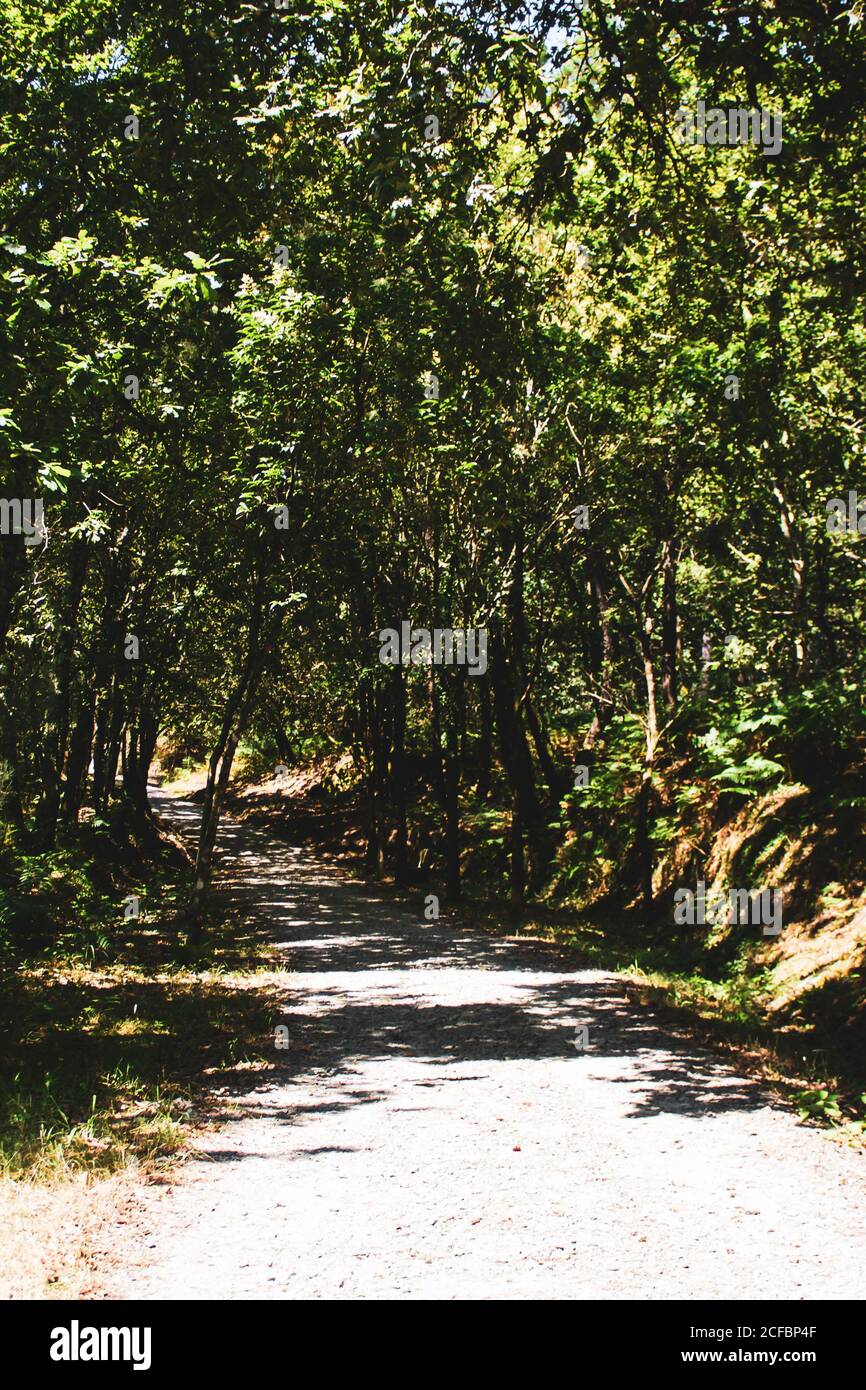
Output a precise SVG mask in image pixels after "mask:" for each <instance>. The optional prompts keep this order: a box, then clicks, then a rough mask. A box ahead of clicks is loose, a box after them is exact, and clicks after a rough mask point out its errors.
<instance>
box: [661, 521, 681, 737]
mask: <svg viewBox="0 0 866 1390" xmlns="http://www.w3.org/2000/svg"><path fill="white" fill-rule="evenodd" d="M662 693H663V695H664V702H665V708H666V709H667V710H668V712H669V713H671V714H672V713H673V712H674V710H675V709H676V707H677V562H676V547H675V545H674V542H673V541H671V540H667V541H665V543H664V552H663V561H662Z"/></svg>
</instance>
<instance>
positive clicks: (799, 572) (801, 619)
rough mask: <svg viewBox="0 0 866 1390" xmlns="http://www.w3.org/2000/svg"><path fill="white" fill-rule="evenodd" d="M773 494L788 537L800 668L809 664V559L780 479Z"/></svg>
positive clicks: (795, 658)
mask: <svg viewBox="0 0 866 1390" xmlns="http://www.w3.org/2000/svg"><path fill="white" fill-rule="evenodd" d="M773 495H774V496H775V498H776V501H777V502H778V504H779V524H780V525H781V528H782V535H783V536H784V538H785V548H786V550H787V553H788V564H789V567H790V583H791V599H792V605H793V609H794V621H793V625H792V634H793V638H794V665H795V667H796V669H797V670H800V669H802V668H805V667H806V666H807V665H808V658H809V653H808V647H807V644H806V561H805V559H804V556H803V547H802V542H801V540H800V534H799V531H798V529H797V526H796V524H795V521H794V516H793V513H792V511H791V508H790V506H789V504H788V499H787V497H786V496H785V493H784V490H783V488H782V484H781V482H780V481H779V479H778V478H777V479H776V482H775V483H774V484H773Z"/></svg>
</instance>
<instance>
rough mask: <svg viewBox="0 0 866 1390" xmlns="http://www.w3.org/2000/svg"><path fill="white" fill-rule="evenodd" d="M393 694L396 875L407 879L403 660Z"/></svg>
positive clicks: (392, 788) (398, 877)
mask: <svg viewBox="0 0 866 1390" xmlns="http://www.w3.org/2000/svg"><path fill="white" fill-rule="evenodd" d="M393 671H394V674H393V680H392V685H391V698H392V701H393V730H394V736H393V741H392V746H391V805H392V807H393V812H394V830H395V836H394V877H395V879H396V882H397V883H399V884H403V883H405V882H406V879H407V873H408V832H407V827H406V680H405V675H404V671H403V666H402V664H400V665H398V666H395V667H394V668H393Z"/></svg>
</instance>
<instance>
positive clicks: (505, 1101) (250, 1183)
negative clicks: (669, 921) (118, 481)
mask: <svg viewBox="0 0 866 1390" xmlns="http://www.w3.org/2000/svg"><path fill="white" fill-rule="evenodd" d="M152 799H153V801H154V803H155V805H156V807H157V808H158V809H159V811H160V812H161V814H162V815H163V816H164V817H165V818H166V819H167V820H168V821H170V822H171V823H172V824H173V825H174V826H175V828H177V829H179V830H184V829H186V830H190V829H195V826H196V823H197V818H198V816H199V814H200V812H199V808H198V807H196V806H194V805H192V804H191V803H189V802H180V801H172V800H171V799H170V798H169V797H167V796H166V795H165V794H164V793H161V792H159V791H157V790H155V789H154V790H153V792H152ZM220 846H221V852H220V867H219V877H220V881H221V884H222V886H223V887H224V888H226V889H228V891H229V892H230V893H231V894H232V895H234V896H235V899H236V901H238V902H239V904H240V905H241V906H242V907H243V909H244V910H245V911H246V912H248V913H250V914H253V915H257V916H258V917H259V918H260V919H261V920H262V922H263V923H264V924H266V927H267V930H268V932H269V934H270V936H271V937H272V939H273V941H274V943H275V945H276V947H277V948H278V950H280V951H284V952H285V957H286V974H285V976H284V983H285V1009H284V1017H285V1020H286V1022H287V1023H288V1025H289V1029H290V1051H289V1053H288V1059H289V1067H290V1074H289V1077H288V1079H280V1080H279V1081H277V1082H276V1083H275V1082H274V1080H273V1078H269V1079H267V1080H265V1081H263V1083H262V1084H260V1085H256V1084H255V1079H254V1078H250V1077H248V1078H247V1081H248V1083H250V1082H252V1084H248V1085H247V1086H246V1087H244V1086H242V1085H239V1086H238V1090H237V1093H236V1095H234V1096H233V1098H234V1100H235V1102H236V1106H237V1109H236V1112H235V1113H236V1118H233V1119H231V1120H229V1121H227V1122H226V1123H224V1124H221V1125H220V1126H219V1127H218V1128H217V1129H216V1130H215V1131H213V1132H211V1133H209V1134H207V1135H205V1136H204V1137H203V1138H202V1139H201V1141H200V1143H199V1145H198V1152H197V1154H196V1156H195V1157H194V1158H192V1159H191V1160H190V1161H189V1162H188V1163H186V1164H185V1165H183V1166H182V1167H181V1168H180V1169H179V1170H177V1171H176V1174H175V1176H174V1178H173V1180H172V1182H171V1183H170V1184H168V1185H165V1186H159V1185H154V1186H152V1187H148V1188H146V1189H144V1190H143V1191H141V1192H140V1193H139V1194H138V1196H137V1199H136V1211H135V1212H134V1214H133V1219H132V1226H131V1227H130V1226H124V1227H120V1228H119V1230H118V1234H117V1244H115V1245H114V1254H113V1259H112V1266H113V1271H112V1273H111V1275H110V1279H111V1285H110V1287H109V1288H108V1293H109V1296H115V1297H133V1298H134V1297H144V1298H217V1299H224V1298H257V1297H266V1298H299V1299H304V1298H360V1299H367V1298H386V1299H387V1298H445V1299H454V1298H482V1299H495V1298H555V1299H561V1298H694V1297H709V1298H768V1299H784V1298H804V1297H808V1298H816V1299H820V1298H839V1297H862V1296H863V1294H864V1291H866V1159H864V1157H863V1156H861V1155H860V1154H858V1153H855V1152H852V1151H850V1150H847V1149H844V1148H842V1147H841V1146H839V1145H837V1144H834V1143H832V1142H830V1141H828V1139H827V1138H826V1137H825V1136H823V1135H822V1134H820V1133H819V1132H817V1131H815V1130H810V1129H807V1128H804V1127H803V1126H801V1125H800V1124H799V1123H798V1121H797V1120H796V1118H795V1117H794V1116H793V1115H792V1114H790V1113H789V1112H787V1111H786V1110H785V1109H783V1108H782V1107H781V1106H780V1105H779V1104H778V1103H776V1102H774V1101H773V1100H772V1098H770V1097H768V1096H767V1095H766V1094H765V1093H764V1092H763V1090H762V1088H761V1087H760V1085H759V1084H758V1083H757V1082H755V1081H754V1080H750V1079H748V1078H746V1077H745V1076H743V1075H740V1074H738V1072H737V1071H736V1069H734V1068H732V1067H731V1066H730V1065H728V1064H727V1062H725V1061H724V1060H721V1059H719V1058H718V1057H716V1056H715V1055H713V1054H712V1053H710V1052H708V1051H705V1050H703V1049H701V1048H700V1047H698V1046H696V1045H695V1044H693V1043H692V1042H690V1041H687V1040H685V1039H682V1038H677V1037H676V1036H673V1035H672V1034H671V1033H670V1031H665V1030H662V1029H661V1028H660V1026H659V1025H658V1023H657V1021H656V1020H655V1019H654V1017H653V1015H652V1013H651V1012H650V1011H647V1010H643V1009H640V1008H639V1007H637V1006H635V1005H634V1004H632V1003H630V1002H628V1001H627V1000H626V999H625V997H624V995H623V990H622V986H621V984H620V983H619V981H618V980H617V977H616V976H615V975H612V974H609V973H606V972H604V971H600V970H586V969H579V968H574V957H573V956H570V955H569V954H568V953H566V952H563V951H557V950H555V949H553V948H548V947H546V946H544V945H540V944H535V943H531V942H526V943H521V942H513V941H502V940H498V939H497V938H495V937H492V936H488V935H486V934H483V933H480V932H469V931H452V930H445V929H443V928H442V927H441V926H440V925H436V924H431V923H427V922H425V921H424V919H423V912H422V901H423V893H419V905H418V912H417V914H415V913H413V912H412V911H410V910H408V909H407V908H405V907H401V906H399V905H395V904H394V903H393V902H390V901H386V900H385V899H382V898H380V897H379V896H377V894H376V893H375V892H374V891H373V890H371V888H370V887H369V886H368V885H366V884H363V883H361V884H359V883H357V882H355V881H352V880H351V879H349V878H348V877H347V876H346V875H345V874H344V873H342V872H340V871H339V870H337V869H334V868H330V867H328V866H326V865H323V864H322V863H320V862H319V861H318V860H316V859H315V858H314V856H313V855H312V854H310V853H309V852H307V851H306V850H304V849H300V848H295V847H293V846H291V845H288V844H286V843H285V842H283V841H281V840H277V839H275V838H274V837H273V836H272V835H270V834H269V833H268V832H267V830H264V829H261V828H259V827H256V826H252V825H249V824H247V823H243V822H238V821H232V820H228V819H227V820H226V821H225V822H224V824H223V826H222V829H221V832H220ZM580 1025H586V1026H587V1027H588V1030H589V1046H588V1048H587V1049H586V1050H585V1051H578V1050H577V1049H576V1048H575V1046H574V1043H575V1028H576V1026H580ZM118 1246H120V1247H121V1249H124V1248H125V1250H126V1251H127V1252H128V1253H123V1255H122V1258H121V1259H118V1255H119V1254H120V1250H119V1249H118Z"/></svg>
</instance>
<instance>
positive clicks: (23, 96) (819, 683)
mask: <svg viewBox="0 0 866 1390" xmlns="http://www.w3.org/2000/svg"><path fill="white" fill-rule="evenodd" d="M0 40H2V52H3V59H2V91H3V101H2V107H3V113H4V114H3V116H2V125H0V148H2V152H3V166H2V175H0V223H2V226H3V229H4V230H3V234H2V241H0V257H2V264H0V287H2V299H0V325H2V329H0V331H2V335H3V349H4V359H5V361H6V363H7V371H6V372H5V374H4V388H3V389H4V392H5V399H4V400H3V402H2V408H0V426H2V441H3V465H2V468H3V472H2V489H0V493H2V496H3V497H4V498H5V499H7V501H10V502H11V501H12V500H13V499H19V500H20V501H21V502H22V503H26V501H27V499H30V501H31V503H33V504H35V503H36V502H37V500H38V499H41V501H42V504H43V508H44V535H43V534H42V533H41V531H40V530H39V528H38V527H35V526H34V528H33V530H32V533H31V534H30V535H25V534H22V531H21V528H20V527H19V528H18V531H17V534H16V532H15V528H14V527H12V526H9V527H6V528H5V530H6V531H7V533H6V534H4V535H3V536H2V538H0V546H2V568H0V672H2V700H0V760H2V816H3V821H4V824H5V826H6V836H7V850H8V851H9V853H10V854H11V853H12V849H10V848H9V847H10V846H13V847H14V852H15V853H18V852H20V849H21V846H24V847H25V848H26V849H28V851H31V852H34V853H35V852H37V851H38V852H43V853H44V852H46V851H49V850H51V849H52V848H53V847H54V846H55V845H56V844H57V842H58V839H60V840H61V841H62V840H63V839H64V838H65V837H67V836H69V835H70V834H71V833H72V832H73V830H74V828H75V827H76V826H77V824H78V822H79V821H80V819H81V818H82V814H83V810H84V808H85V807H86V806H88V805H89V806H90V807H92V809H93V812H94V813H95V815H96V817H97V819H99V818H100V817H102V816H103V815H104V814H105V813H106V812H107V810H108V809H109V803H110V801H111V799H112V797H113V796H114V789H115V785H116V778H117V775H118V771H119V770H120V772H121V773H122V784H123V791H124V796H125V799H126V801H127V803H128V806H129V808H130V810H131V812H132V814H133V815H134V816H136V817H137V818H139V820H141V821H145V820H146V819H147V816H148V810H147V802H146V791H145V788H146V778H147V771H148V768H149V766H150V764H151V761H152V758H153V755H154V749H155V747H156V743H157V739H158V736H159V735H160V733H162V734H163V735H165V736H166V737H168V738H170V739H171V740H172V741H173V742H174V743H175V745H177V746H178V747H180V748H182V749H184V750H187V751H188V752H190V753H191V754H200V755H205V756H207V757H208V758H209V759H210V767H211V778H210V783H209V787H208V793H207V799H206V807H205V812H206V813H205V817H204V824H203V833H202V844H201V847H200V853H199V864H198V874H197V889H196V894H195V900H194V901H195V905H196V906H200V902H201V898H202V897H203V894H204V892H205V890H206V888H207V883H208V878H209V873H210V856H211V851H212V849H213V842H214V837H215V836H216V833H217V826H218V821H219V810H220V805H221V803H222V799H223V794H224V792H225V788H226V784H227V781H228V778H229V775H230V772H231V767H232V761H233V758H234V754H235V751H236V749H237V747H238V744H239V742H240V740H242V739H244V740H246V742H247V744H248V745H249V746H252V747H255V748H256V749H258V750H259V752H260V753H261V755H262V756H263V757H264V758H266V759H270V760H271V761H272V762H276V761H282V762H288V763H292V762H293V761H295V760H301V759H304V758H307V757H309V756H310V755H311V754H315V753H321V752H323V751H325V750H329V749H331V750H333V749H337V750H348V751H349V752H350V753H351V755H352V758H353V765H354V768H355V770H356V775H357V778H358V779H359V784H360V785H362V786H363V792H364V798H365V805H366V814H367V827H368V831H367V839H368V857H369V861H370V864H371V866H378V867H379V868H380V869H381V868H390V869H393V871H394V872H395V873H396V875H397V877H398V878H400V879H405V878H406V877H407V876H409V875H411V873H412V872H413V871H414V870H415V868H416V867H417V861H418V850H417V844H416V841H415V838H414V832H413V814H414V808H415V806H416V804H418V803H420V802H421V801H423V800H424V799H425V798H426V797H428V796H429V795H431V794H432V795H433V796H434V797H435V798H436V801H437V804H438V806H439V808H440V812H439V813H440V816H441V826H442V827H443V829H442V833H441V835H439V836H438V837H437V838H436V840H435V856H436V858H437V860H438V868H439V869H440V870H441V872H442V873H443V874H444V875H445V876H446V877H447V882H448V886H449V889H450V891H451V893H452V894H456V893H457V892H458V891H459V889H460V876H461V852H462V850H463V848H464V846H465V835H466V826H467V824H469V823H470V822H471V823H472V824H478V823H479V818H482V819H483V817H484V815H485V814H486V811H485V808H499V810H500V811H501V812H502V813H503V815H504V817H505V823H506V824H507V825H508V826H509V827H510V829H509V830H508V835H507V838H506V841H505V843H503V844H502V847H501V851H500V852H499V854H498V857H496V856H494V861H493V862H492V864H491V866H490V869H491V873H492V874H493V875H494V878H496V879H497V880H498V881H499V882H501V883H502V884H503V885H504V884H506V883H507V884H509V885H510V890H511V892H512V894H513V895H514V897H515V898H517V899H521V898H523V897H524V896H525V894H526V893H527V892H530V893H535V892H538V891H540V890H541V889H542V887H543V886H544V885H546V884H549V883H550V882H551V881H552V878H553V877H554V875H555V874H556V873H559V874H560V876H561V878H562V879H563V880H564V881H566V882H567V883H568V884H569V886H570V887H575V888H579V889H582V890H584V891H588V890H589V889H591V888H592V887H593V885H594V883H595V882H596V881H597V879H598V876H599V851H600V846H602V845H603V846H604V851H605V862H606V863H607V864H609V865H610V866H612V873H613V875H614V877H615V878H617V879H618V881H619V882H620V883H621V884H622V885H624V886H625V888H626V889H627V890H628V891H629V892H632V893H633V894H639V895H641V896H642V899H643V901H644V903H645V905H646V906H647V907H649V906H650V905H651V903H652V900H653V896H654V894H657V893H658V892H659V890H660V887H661V886H662V880H663V877H664V874H663V873H662V871H661V868H660V865H661V863H662V858H663V856H664V854H665V852H666V846H668V845H670V844H674V843H677V844H679V843H682V842H683V841H687V840H688V838H689V835H690V834H692V832H693V831H694V826H695V824H696V823H697V822H696V820H695V817H696V816H697V815H698V811H699V807H700V803H701V801H702V799H705V798H706V796H707V795H708V791H707V789H708V788H710V787H711V786H712V787H715V789H716V791H717V792H718V790H719V789H722V790H724V791H725V792H726V793H730V797H731V798H732V804H737V798H740V799H742V798H744V797H745V798H747V797H748V796H749V795H752V794H754V793H756V792H758V791H760V790H761V789H765V788H767V787H774V786H782V785H785V784H804V785H805V786H806V787H818V788H825V789H826V788H827V786H828V785H830V784H832V785H836V786H841V785H842V784H843V783H844V779H845V776H846V775H847V774H848V773H849V772H850V771H851V769H852V768H856V767H858V766H859V764H860V761H861V752H860V746H859V744H858V739H859V737H860V734H861V731H862V711H863V695H862V691H863V677H864V646H863V643H862V640H861V635H862V614H863V601H864V597H866V576H864V557H863V553H862V546H863V542H862V540H861V539H860V537H859V535H858V533H857V531H856V529H855V530H854V531H853V532H852V531H850V530H848V531H844V532H839V533H836V532H833V531H831V530H830V529H828V525H827V504H828V503H829V502H830V500H831V499H833V498H842V499H846V504H847V498H848V493H849V491H856V489H857V488H858V486H859V487H862V488H863V491H864V502H866V477H864V473H863V469H862V458H863V443H864V440H863V431H864V405H863V387H862V383H863V379H864V374H863V365H864V362H863V358H864V326H863V322H862V316H861V314H860V313H859V299H860V294H861V293H862V289H863V284H864V276H866V249H864V242H863V237H862V233H861V230H860V227H859V218H858V212H857V209H858V207H860V206H861V205H862V201H863V199H864V195H866V165H864V157H863V150H864V137H866V121H864V112H863V95H862V94H863V92H864V90H866V61H864V43H863V25H862V22H861V16H860V13H859V10H858V8H857V7H856V6H853V7H852V6H850V5H842V4H836V3H815V4H809V5H804V4H791V3H787V0H784V2H780V3H777V4H774V5H768V4H765V3H760V2H759V0H755V3H743V4H739V5H736V6H730V5H727V4H715V5H705V4H701V3H697V2H695V3H675V2H674V0H659V3H646V4H641V5H638V6H634V5H626V4H618V3H614V2H612V0H593V3H583V4H582V3H577V2H576V0H573V2H572V3H570V4H569V3H565V4H558V3H552V4H542V5H532V6H523V5H516V4H508V3H502V4H490V3H488V4H473V3H462V2H461V0H455V3H449V4H438V5H437V4H433V3H425V2H424V0H420V2H418V3H411V4H409V5H402V4H401V5H393V4H390V3H382V2H381V0H354V3H352V4H351V5H349V4H347V3H345V0H310V3H304V4H301V3H299V0H286V3H285V5H283V4H280V5H279V6H277V5H276V4H265V3H262V4H245V3H238V0H235V2H234V3H228V4H226V5H223V6H213V5H184V6H172V5H167V4H162V3H157V4H154V5H148V6H140V5H132V4H128V3H121V4H117V3H116V2H115V0H112V2H111V3H108V0H89V3H88V4H86V5H85V4H83V3H81V0H64V3H59V4H57V3H48V4H47V5H46V4H42V3H40V4H39V5H36V4H35V3H32V2H31V0H21V2H20V3H15V0H2V4H0ZM699 101H703V102H705V103H706V106H707V107H708V108H709V107H718V108H728V107H739V108H750V109H751V108H758V109H760V110H762V111H764V112H771V113H776V114H777V115H778V116H780V117H781V121H782V131H783V140H782V146H781V149H780V150H779V151H778V153H776V154H772V153H769V152H768V151H767V150H766V148H764V147H762V146H761V145H760V143H754V142H750V141H745V142H743V143H740V144H731V145H727V144H726V145H710V144H705V143H694V144H689V143H683V142H682V141H680V140H679V139H678V137H677V111H678V109H679V108H681V107H688V108H696V105H697V103H698V102H699ZM580 508H586V511H584V512H581V511H580V510H579V509H580ZM576 509H578V510H576ZM10 515H11V513H10ZM854 517H855V527H856V512H855V513H854ZM403 621H408V622H410V623H412V624H414V625H416V626H424V627H427V628H431V629H433V628H437V627H439V628H458V627H484V628H485V629H486V631H487V634H488V660H487V669H486V671H485V672H484V673H483V674H480V673H472V672H470V671H469V670H468V669H467V668H466V667H465V666H464V667H461V666H458V665H453V666H436V665H433V666H430V665H424V664H420V665H410V666H401V665H399V664H398V665H393V666H389V665H385V664H383V663H382V662H381V661H380V660H379V646H380V639H379V633H380V631H381V630H382V629H385V628H390V627H394V628H397V629H399V628H400V625H401V623H402V622H403ZM575 763H577V764H580V765H585V766H586V767H587V769H588V785H587V786H586V787H581V786H580V785H578V786H577V787H575V786H573V782H574V781H575V780H576V779H575V777H574V773H573V769H574V764H575ZM834 779H835V782H834ZM839 794H840V796H841V795H842V793H841V792H840V793H839ZM858 795H859V792H858V791H857V789H856V788H855V791H854V793H852V796H853V798H854V800H856V799H857V796H858ZM849 799H850V798H849ZM695 855H696V856H697V861H698V867H700V845H699V844H698V846H697V848H696V850H695ZM679 863H680V867H681V868H682V867H683V863H684V861H683V860H682V858H681V859H680V861H679Z"/></svg>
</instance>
